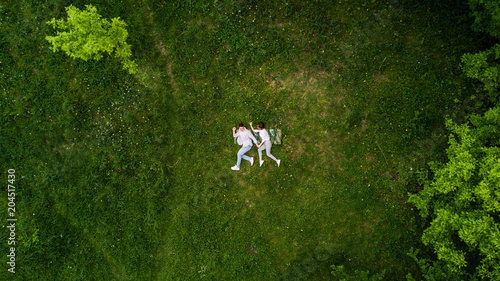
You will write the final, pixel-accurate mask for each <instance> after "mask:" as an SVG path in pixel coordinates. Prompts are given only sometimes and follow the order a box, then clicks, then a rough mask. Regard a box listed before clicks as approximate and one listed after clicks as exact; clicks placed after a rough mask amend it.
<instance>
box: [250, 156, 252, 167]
mask: <svg viewBox="0 0 500 281" xmlns="http://www.w3.org/2000/svg"><path fill="white" fill-rule="evenodd" d="M250 166H253V157H252V158H250Z"/></svg>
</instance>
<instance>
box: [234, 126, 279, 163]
mask: <svg viewBox="0 0 500 281" xmlns="http://www.w3.org/2000/svg"><path fill="white" fill-rule="evenodd" d="M239 127H240V128H239V130H238V132H237V133H236V127H233V137H235V138H238V139H237V141H238V144H239V145H241V148H240V150H239V151H238V161H237V162H236V166H233V167H231V170H234V171H238V170H239V169H240V164H241V158H243V159H245V160H247V161H248V162H250V165H252V166H253V157H248V156H246V155H245V153H247V152H248V151H249V150H250V149H252V146H253V143H255V144H256V145H257V148H258V149H259V150H258V151H259V163H260V165H259V166H262V163H264V160H262V150H264V149H266V154H267V157H269V158H271V159H273V160H274V161H276V163H277V164H278V167H279V166H280V162H281V160H278V159H276V157H274V156H273V155H272V154H271V147H272V146H273V145H272V143H271V138H270V137H269V133H268V132H267V131H266V129H265V128H264V123H262V122H259V124H257V130H254V129H253V127H252V122H250V128H251V129H252V131H254V132H257V133H259V136H260V138H261V139H262V142H261V143H260V144H258V143H257V139H255V137H254V136H253V134H252V133H251V132H250V131H249V130H247V129H246V128H245V125H243V123H240V125H239ZM252 141H253V143H252Z"/></svg>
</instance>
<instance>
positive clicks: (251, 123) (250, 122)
mask: <svg viewBox="0 0 500 281" xmlns="http://www.w3.org/2000/svg"><path fill="white" fill-rule="evenodd" d="M250 129H252V132H255V130H254V129H253V127H252V122H250Z"/></svg>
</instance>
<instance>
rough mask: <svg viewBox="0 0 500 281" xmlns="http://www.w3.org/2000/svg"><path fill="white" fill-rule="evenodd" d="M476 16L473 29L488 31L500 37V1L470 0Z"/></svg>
mask: <svg viewBox="0 0 500 281" xmlns="http://www.w3.org/2000/svg"><path fill="white" fill-rule="evenodd" d="M469 6H470V8H471V10H472V15H473V17H474V24H473V25H472V29H474V30H475V31H479V32H481V31H485V32H488V33H489V34H490V35H491V36H493V37H497V38H498V37H500V2H498V1H497V0H469Z"/></svg>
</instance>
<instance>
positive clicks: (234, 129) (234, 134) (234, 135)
mask: <svg viewBox="0 0 500 281" xmlns="http://www.w3.org/2000/svg"><path fill="white" fill-rule="evenodd" d="M234 131H236V127H233V138H235V137H236V133H235V132H234Z"/></svg>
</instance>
